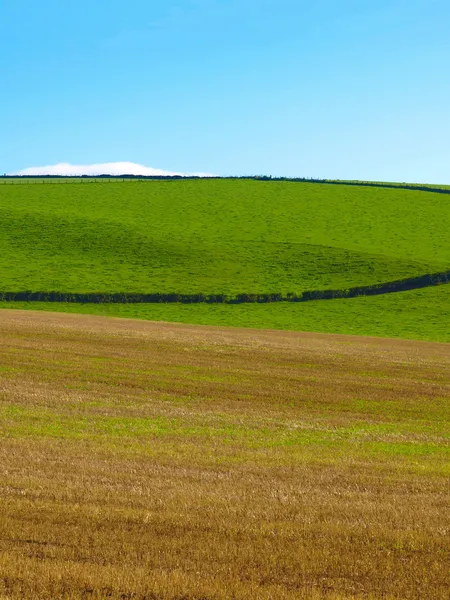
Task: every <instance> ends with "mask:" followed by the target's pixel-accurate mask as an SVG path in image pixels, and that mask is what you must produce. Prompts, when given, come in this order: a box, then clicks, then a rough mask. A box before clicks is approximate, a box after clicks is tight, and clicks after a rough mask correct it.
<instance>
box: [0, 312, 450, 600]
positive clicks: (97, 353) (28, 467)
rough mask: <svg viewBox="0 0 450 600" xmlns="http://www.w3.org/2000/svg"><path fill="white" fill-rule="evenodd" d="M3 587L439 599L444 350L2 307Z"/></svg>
mask: <svg viewBox="0 0 450 600" xmlns="http://www.w3.org/2000/svg"><path fill="white" fill-rule="evenodd" d="M0 339H1V344H0V414H1V419H0V434H1V437H0V465H1V467H0V469H1V471H0V473H1V477H0V502H1V512H0V598H9V599H13V598H14V599H15V598H33V599H34V598H36V599H50V598H52V599H53V598H65V599H75V598H88V599H91V598H92V599H100V598H113V599H122V600H125V599H130V600H131V599H133V600H144V599H147V600H150V599H151V600H157V599H168V600H181V599H183V600H200V599H202V600H206V599H208V600H209V599H214V600H225V599H230V598H235V599H242V600H248V599H258V600H259V599H261V600H266V599H267V600H268V599H277V600H278V599H280V600H284V599H286V600H287V599H301V598H304V599H313V600H314V599H321V598H324V599H330V600H344V599H345V600H350V599H363V598H364V599H369V600H375V599H379V598H383V599H385V600H392V599H420V600H423V599H428V598H429V599H433V600H444V599H445V600H447V598H448V595H449V587H448V554H449V550H450V543H449V539H450V536H449V532H450V518H449V514H450V511H449V503H448V498H449V485H448V481H449V480H448V475H449V452H448V450H449V443H448V442H449V420H450V410H449V399H450V346H449V345H446V344H438V343H426V342H412V341H404V340H403V341H401V340H388V339H376V338H363V337H351V336H343V335H334V336H333V335H324V334H313V333H308V334H306V333H294V332H285V331H256V330H246V329H226V328H214V327H207V326H192V325H175V324H169V323H152V322H141V321H133V320H126V319H111V318H103V317H94V316H84V315H67V314H56V313H39V312H32V311H24V312H21V311H12V310H11V311H10V310H2V311H0Z"/></svg>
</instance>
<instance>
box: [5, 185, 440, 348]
mask: <svg viewBox="0 0 450 600" xmlns="http://www.w3.org/2000/svg"><path fill="white" fill-rule="evenodd" d="M8 183H9V185H8ZM388 185H393V184H388ZM429 187H432V186H429ZM440 187H441V188H442V190H443V191H448V190H446V189H445V186H440ZM449 222H450V201H449V195H448V194H440V193H433V192H426V191H414V190H409V189H401V188H399V189H394V188H383V187H367V186H356V185H343V184H340V185H333V184H331V183H329V184H326V183H325V184H320V185H317V184H313V183H307V182H290V181H256V180H245V179H240V180H233V179H223V180H220V179H211V180H208V179H203V180H166V181H164V180H162V181H148V180H147V181H139V180H129V181H127V180H125V181H118V180H94V179H85V180H76V179H75V180H74V179H72V180H64V179H60V180H51V179H49V180H18V181H14V180H11V181H8V180H2V185H0V282H1V285H0V288H1V289H0V295H1V293H2V292H11V293H18V292H24V291H26V290H28V291H30V292H59V293H63V294H71V293H72V294H83V293H94V294H98V295H99V296H100V297H101V295H102V294H125V295H126V294H128V295H129V294H175V295H178V294H187V295H190V296H192V297H194V298H196V297H202V296H203V295H211V294H212V295H214V294H220V295H223V296H228V297H229V298H233V297H236V296H237V295H239V294H242V293H245V294H250V295H251V294H253V295H255V294H256V295H264V294H266V295H267V294H269V295H270V294H282V295H283V296H286V295H288V294H296V295H298V296H299V297H301V296H302V294H304V292H307V291H308V290H325V291H326V290H330V289H334V290H343V291H344V292H345V290H347V289H349V288H351V287H352V286H374V285H379V284H382V283H385V282H389V281H394V280H402V279H405V278H411V277H417V276H421V275H423V274H426V273H436V272H442V271H447V272H448V270H449V268H450V262H449V260H450V259H449V257H450V238H449V236H448V233H447V232H448V223H449ZM449 293H450V291H449V286H445V285H444V286H439V287H431V288H426V289H421V290H411V291H407V292H402V293H401V294H397V293H396V294H390V295H384V296H382V297H381V296H380V297H370V298H369V297H367V298H362V297H359V298H353V299H351V300H345V299H339V300H333V301H331V302H326V303H325V302H310V303H308V305H306V304H302V305H301V306H300V305H295V306H291V305H289V304H288V303H284V302H283V303H277V304H270V305H264V306H263V305H253V306H239V307H237V306H218V305H217V306H211V305H208V306H200V305H182V304H179V303H176V304H175V305H173V306H171V305H166V304H140V305H137V304H123V305H110V304H101V303H100V304H95V305H94V304H87V305H83V304H79V303H78V304H75V305H71V304H66V303H60V304H53V303H52V304H51V306H49V305H47V304H42V303H38V302H33V303H31V302H30V303H25V304H21V303H19V302H15V303H14V306H16V307H22V308H39V309H43V310H48V309H50V310H62V311H68V312H74V311H76V312H92V313H96V314H104V315H110V316H114V315H115V316H125V317H133V318H141V319H157V320H167V321H176V322H192V323H198V324H211V325H214V324H215V325H237V326H244V327H247V326H248V327H258V328H261V327H263V328H275V329H292V330H303V331H322V332H336V333H351V334H358V335H377V336H389V337H406V338H412V339H424V340H436V341H449V340H450V323H449V320H448V318H447V313H448V306H449ZM0 297H1V296H0ZM0 306H1V307H11V304H10V303H7V302H2V303H0Z"/></svg>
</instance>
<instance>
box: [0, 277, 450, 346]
mask: <svg viewBox="0 0 450 600" xmlns="http://www.w3.org/2000/svg"><path fill="white" fill-rule="evenodd" d="M449 307H450V285H442V286H437V287H431V288H425V289H422V290H413V291H410V292H401V293H398V294H384V295H380V296H371V297H360V298H351V299H337V300H316V301H314V302H304V303H298V304H297V303H290V302H279V303H277V302H274V303H269V304H236V305H229V304H213V305H210V304H69V303H57V302H1V303H0V308H15V309H21V310H24V309H30V310H45V311H58V312H72V313H85V314H96V315H104V316H110V317H129V318H134V319H145V320H152V321H172V322H178V323H194V324H198V325H223V326H234V327H254V328H260V329H285V330H293V331H318V332H324V333H330V332H332V333H345V334H350V335H372V336H379V337H396V338H405V339H412V340H434V341H438V342H450V319H449Z"/></svg>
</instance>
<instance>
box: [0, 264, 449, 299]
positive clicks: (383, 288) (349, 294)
mask: <svg viewBox="0 0 450 600" xmlns="http://www.w3.org/2000/svg"><path fill="white" fill-rule="evenodd" d="M444 283H450V271H443V272H441V273H429V274H426V275H419V276H418V277H408V278H406V279H399V280H397V281H388V282H386V283H378V284H374V285H361V286H357V287H352V288H348V289H345V290H311V291H306V292H303V293H300V294H294V293H288V294H285V295H283V294H279V293H273V294H237V295H236V296H227V295H226V294H178V293H175V292H174V293H169V294H160V293H153V294H139V293H130V294H129V293H94V292H92V293H86V294H75V293H71V292H32V291H23V292H0V301H4V302H15V301H17V302H19V301H22V302H23V301H25V302H29V301H32V302H73V303H80V304H127V303H130V304H137V303H148V304H152V303H166V304H167V303H175V302H179V303H181V304H199V303H206V304H245V303H267V302H308V301H310V300H331V299H333V298H355V297H357V296H375V295H378V294H389V293H392V292H403V291H407V290H415V289H420V288H426V287H431V286H436V285H441V284H444Z"/></svg>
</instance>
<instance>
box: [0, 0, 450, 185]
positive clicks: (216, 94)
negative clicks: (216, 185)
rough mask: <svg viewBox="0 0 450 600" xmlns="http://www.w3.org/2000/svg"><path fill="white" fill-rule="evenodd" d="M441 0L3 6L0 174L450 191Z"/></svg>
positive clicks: (446, 45)
mask: <svg viewBox="0 0 450 600" xmlns="http://www.w3.org/2000/svg"><path fill="white" fill-rule="evenodd" d="M449 31H450V2H449V1H448V0H307V1H306V0H164V1H155V0H127V1H126V2H125V1H123V0H95V1H93V0H65V1H62V0H0V63H1V77H0V86H1V88H0V92H1V93H0V115H1V130H0V131H1V133H0V135H1V137H0V142H1V143H0V171H1V172H15V171H18V170H21V169H24V168H26V167H32V166H38V165H54V164H56V163H62V162H64V163H71V164H82V165H89V164H93V163H113V162H116V161H128V162H132V163H138V164H141V165H146V166H148V167H153V168H159V169H165V170H169V171H175V172H206V173H215V174H219V175H233V174H235V175H242V174H268V175H270V174H271V175H286V176H305V177H329V178H340V179H348V178H351V179H372V180H395V181H422V182H435V183H450V35H449Z"/></svg>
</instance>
